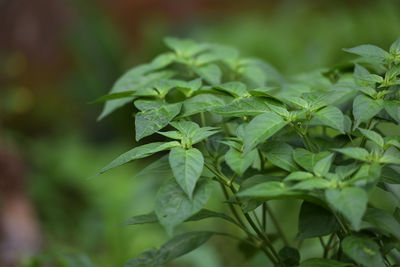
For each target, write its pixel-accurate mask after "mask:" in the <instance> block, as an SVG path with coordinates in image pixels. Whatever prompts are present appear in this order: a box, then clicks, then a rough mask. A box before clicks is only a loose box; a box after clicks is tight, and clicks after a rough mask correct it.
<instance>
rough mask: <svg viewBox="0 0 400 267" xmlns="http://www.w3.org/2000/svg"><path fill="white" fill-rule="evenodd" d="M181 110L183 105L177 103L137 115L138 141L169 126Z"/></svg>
mask: <svg viewBox="0 0 400 267" xmlns="http://www.w3.org/2000/svg"><path fill="white" fill-rule="evenodd" d="M180 110H181V104H179V103H177V104H170V105H163V106H161V107H159V108H157V109H150V110H145V111H141V112H139V113H137V114H136V116H135V128H136V141H139V140H140V139H142V138H143V137H146V136H149V135H151V134H153V133H155V132H157V131H158V130H161V129H162V128H164V127H165V126H167V125H168V123H169V122H170V121H171V120H172V119H173V118H175V117H176V116H177V115H178V114H179V112H180Z"/></svg>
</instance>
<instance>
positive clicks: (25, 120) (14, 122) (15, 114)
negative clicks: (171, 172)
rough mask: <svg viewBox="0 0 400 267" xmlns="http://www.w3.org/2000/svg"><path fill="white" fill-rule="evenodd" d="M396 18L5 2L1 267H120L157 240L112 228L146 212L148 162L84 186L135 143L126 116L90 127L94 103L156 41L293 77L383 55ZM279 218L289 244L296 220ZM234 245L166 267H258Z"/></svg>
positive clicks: (204, 4)
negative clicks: (355, 55)
mask: <svg viewBox="0 0 400 267" xmlns="http://www.w3.org/2000/svg"><path fill="white" fill-rule="evenodd" d="M399 14H400V1H396V0H393V1H389V0H388V1H384V0H382V1H376V0H372V1H366V0H365V1H362V0H343V1H319V0H315V1H313V0H307V1H306V0H292V1H289V0H280V1H279V0H275V1H272V0H271V1H267V0H264V1H261V0H260V1H256V0H248V1H234V0H219V1H212V0H189V1H179V0H164V1H163V0H97V1H96V0H35V1H32V0H0V266H122V265H123V264H124V262H126V261H127V260H128V259H130V258H132V257H133V256H135V255H136V254H138V253H139V252H141V251H142V250H144V249H147V248H149V247H153V246H159V245H161V244H162V243H163V242H165V240H166V239H167V236H166V234H165V233H164V231H163V230H162V229H161V227H159V226H157V225H145V226H134V227H132V226H131V227H129V226H124V227H121V226H119V224H120V223H122V222H124V221H125V220H127V219H128V218H129V217H130V216H133V215H137V214H142V213H147V212H149V211H151V210H152V208H153V199H154V195H155V192H156V189H157V186H158V184H159V183H160V181H161V177H141V176H140V175H139V176H140V177H138V176H137V177H135V178H133V176H134V174H135V173H137V172H138V171H140V169H141V168H142V166H145V164H147V163H148V162H146V161H142V162H138V163H133V164H129V165H126V166H124V167H122V168H119V169H116V170H115V171H112V172H110V173H106V174H104V175H102V176H99V177H97V178H95V179H90V180H89V179H87V178H88V177H90V176H91V175H92V174H94V173H95V172H96V171H97V170H98V169H100V168H101V167H103V166H104V165H105V164H106V163H108V162H109V161H110V160H111V159H113V158H115V157H116V156H117V155H119V154H120V153H122V152H125V151H126V150H128V149H130V148H131V147H133V146H134V145H135V143H134V129H133V117H132V114H131V113H132V110H131V107H130V106H129V105H128V106H126V107H124V108H122V109H120V110H118V111H117V112H115V113H114V114H112V115H110V116H109V117H107V118H105V119H104V120H102V121H100V122H96V118H97V116H98V115H99V113H100V111H101V109H102V105H101V104H89V102H90V101H92V100H94V99H96V98H97V97H99V96H102V95H104V94H106V93H107V92H108V91H109V89H110V87H111V86H112V84H113V82H114V81H115V80H116V78H118V77H119V76H120V75H121V74H122V73H123V72H124V71H125V70H127V69H128V68H130V67H132V66H134V65H136V64H139V63H144V62H147V61H149V60H151V59H152V58H153V57H154V56H155V55H157V54H158V53H160V52H163V51H165V50H166V48H165V47H164V45H163V42H162V39H163V38H164V37H165V36H176V37H187V38H192V39H195V40H198V41H203V42H217V43H221V44H227V45H232V46H236V47H237V48H239V50H240V51H241V52H242V54H243V55H246V56H255V57H260V58H262V59H264V60H266V61H268V62H269V63H271V64H272V65H273V66H275V67H276V68H277V69H278V70H279V71H280V72H282V73H283V74H286V75H291V74H297V73H301V72H304V71H308V70H312V69H316V68H323V67H329V66H333V65H335V64H338V63H341V62H346V61H347V60H349V59H350V58H351V56H348V55H346V54H345V53H344V52H343V51H342V50H341V48H344V47H352V46H356V45H359V44H364V43H371V44H375V45H378V46H381V47H383V48H385V49H387V48H388V46H389V45H390V44H391V43H392V42H393V41H394V40H395V39H397V38H398V37H399V36H400V27H399V25H400V16H399ZM217 200H218V199H217ZM209 205H210V207H211V208H212V209H214V210H222V209H224V208H225V207H224V206H223V204H219V203H218V201H215V203H210V204H209ZM274 207H275V208H276V209H277V211H276V212H277V213H278V217H279V219H280V220H281V222H282V224H283V227H284V228H289V229H287V231H289V232H290V233H292V234H293V236H294V235H295V234H296V230H297V229H291V228H293V224H292V223H291V222H293V220H294V221H296V220H297V216H298V211H296V210H295V209H294V208H293V205H292V206H290V205H286V204H285V203H283V204H276V205H275V206H274ZM292 210H293V212H290V211H292ZM185 227H188V228H192V229H193V228H195V229H197V228H198V229H217V228H222V229H225V228H226V226H225V225H224V223H223V222H222V223H221V222H217V221H213V220H211V221H207V222H205V223H200V226H199V224H187V226H185ZM237 246H238V244H237V242H236V241H235V242H234V241H232V240H226V239H218V238H214V239H212V240H211V242H208V243H207V244H206V245H204V246H202V247H201V248H200V249H199V250H196V251H194V252H192V253H190V254H188V255H186V256H184V257H183V258H182V259H180V260H177V261H174V262H173V263H171V264H170V265H169V266H195V267H196V266H199V267H200V266H204V267H205V266H207V267H214V266H215V267H220V266H263V265H262V261H263V260H264V258H263V255H256V256H255V257H253V258H251V259H250V260H248V261H246V257H248V256H249V255H251V251H249V252H248V253H247V254H246V255H242V254H240V253H236V251H237ZM309 248H310V255H311V256H312V255H313V253H314V251H315V249H314V248H313V244H312V243H310V244H309Z"/></svg>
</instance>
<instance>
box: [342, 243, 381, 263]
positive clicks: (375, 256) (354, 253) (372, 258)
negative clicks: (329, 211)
mask: <svg viewBox="0 0 400 267" xmlns="http://www.w3.org/2000/svg"><path fill="white" fill-rule="evenodd" d="M342 247H343V251H344V253H346V254H347V256H349V257H350V258H351V259H353V260H354V261H355V262H357V263H359V264H362V265H363V266H365V267H382V266H385V264H384V263H383V259H382V256H381V253H380V251H379V246H378V244H376V243H375V242H374V241H372V240H371V239H370V238H368V237H361V236H347V237H346V238H345V239H344V240H343V241H342Z"/></svg>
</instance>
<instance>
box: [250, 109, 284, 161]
mask: <svg viewBox="0 0 400 267" xmlns="http://www.w3.org/2000/svg"><path fill="white" fill-rule="evenodd" d="M288 123H289V122H288V121H285V120H283V119H282V118H281V117H280V116H278V115H276V114H275V113H273V112H270V111H267V112H265V113H264V114H261V115H258V116H256V117H255V118H254V119H252V120H251V121H250V123H249V124H248V125H247V126H246V128H245V133H244V135H245V139H244V153H247V152H249V151H251V150H252V149H253V148H254V147H256V146H257V145H258V144H260V143H262V142H264V141H265V140H267V139H268V138H270V137H271V136H273V135H274V134H275V133H276V132H278V131H279V130H280V129H282V128H283V127H285V126H286V125H287V124H288Z"/></svg>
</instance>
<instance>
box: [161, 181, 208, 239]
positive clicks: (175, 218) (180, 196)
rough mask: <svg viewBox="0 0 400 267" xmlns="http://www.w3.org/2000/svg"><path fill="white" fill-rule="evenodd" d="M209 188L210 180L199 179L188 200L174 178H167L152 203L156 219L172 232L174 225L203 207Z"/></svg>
mask: <svg viewBox="0 0 400 267" xmlns="http://www.w3.org/2000/svg"><path fill="white" fill-rule="evenodd" d="M211 190H212V184H211V182H210V181H207V180H200V181H199V182H198V183H197V186H196V189H195V191H194V193H193V198H192V200H190V199H189V198H188V196H187V194H186V193H185V192H184V191H183V190H182V188H181V187H180V186H179V185H178V183H177V182H176V180H175V179H169V180H167V181H166V182H165V183H164V184H163V185H162V186H161V188H160V190H159V191H158V193H157V196H156V202H155V205H154V206H155V212H156V215H157V218H158V221H159V222H160V224H161V225H162V226H163V227H164V228H165V229H166V231H167V232H168V233H169V234H172V231H173V229H174V228H175V227H176V226H178V225H179V224H181V223H182V222H184V221H185V220H187V219H188V218H190V216H192V215H194V214H196V213H197V212H199V211H200V210H201V209H202V208H203V207H204V205H205V204H206V202H207V200H208V199H209V197H210V195H211Z"/></svg>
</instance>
